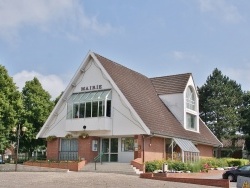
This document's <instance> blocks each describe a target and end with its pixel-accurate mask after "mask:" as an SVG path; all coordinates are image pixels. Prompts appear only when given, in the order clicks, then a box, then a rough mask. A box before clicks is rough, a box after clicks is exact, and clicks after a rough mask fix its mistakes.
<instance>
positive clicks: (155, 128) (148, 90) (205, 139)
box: [94, 53, 221, 146]
mask: <svg viewBox="0 0 250 188" xmlns="http://www.w3.org/2000/svg"><path fill="white" fill-rule="evenodd" d="M94 55H95V56H96V58H97V59H98V61H99V62H100V63H101V64H102V66H103V67H104V69H105V70H106V71H107V73H108V74H109V75H110V77H111V78H112V80H113V81H114V82H115V83H116V85H117V86H118V88H119V89H120V91H121V92H122V93H123V95H124V96H125V97H126V99H127V100H128V102H129V103H130V104H131V106H132V107H133V108H134V110H135V111H136V112H137V114H138V115H139V116H140V118H141V119H142V121H143V122H144V123H145V125H146V126H147V127H148V128H149V129H150V131H151V133H152V134H157V135H162V136H169V137H178V138H184V139H188V140H193V141H196V142H198V143H204V144H208V145H213V146H219V145H221V143H220V142H219V140H218V139H217V138H216V137H215V136H214V135H213V133H212V132H211V131H210V130H209V129H208V128H207V126H206V125H205V124H204V123H203V122H202V121H201V120H200V122H199V124H200V133H196V132H192V131H187V130H185V129H184V128H183V126H182V125H181V123H180V122H179V121H178V120H177V119H176V118H175V116H174V115H173V114H172V113H171V112H170V110H169V109H168V108H167V107H166V106H165V105H164V103H163V102H162V101H161V99H160V98H159V96H158V94H159V93H158V92H161V91H160V89H159V90H157V91H156V89H155V86H154V84H153V83H152V79H149V78H147V77H146V76H144V75H142V74H140V73H138V72H135V71H133V70H131V69H128V68H126V67H124V66H122V65H120V64H117V63H115V62H113V61H111V60H109V59H107V58H105V57H103V56H100V55H98V54H96V53H94ZM187 76H190V74H183V76H177V77H178V79H180V78H183V80H186V79H187ZM177 77H176V79H175V80H178V79H177ZM158 80H160V79H159V78H156V79H154V81H153V82H155V83H157V82H159V81H158ZM186 83H187V82H186ZM157 87H158V86H157ZM183 87H184V84H182V85H181V86H180V87H177V88H178V89H177V88H176V91H177V90H178V91H181V90H182V89H183ZM164 90H165V89H164ZM183 91H184V89H183ZM183 91H182V92H183ZM165 92H167V91H164V93H165ZM171 92H173V91H171Z"/></svg>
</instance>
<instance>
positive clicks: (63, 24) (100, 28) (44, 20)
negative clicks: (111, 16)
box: [0, 0, 113, 40]
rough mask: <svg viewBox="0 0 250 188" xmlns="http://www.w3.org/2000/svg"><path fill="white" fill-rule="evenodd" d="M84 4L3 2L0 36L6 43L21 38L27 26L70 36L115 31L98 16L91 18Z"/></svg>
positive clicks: (73, 1) (66, 0)
mask: <svg viewBox="0 0 250 188" xmlns="http://www.w3.org/2000/svg"><path fill="white" fill-rule="evenodd" d="M81 3H82V2H81V1H80V0H39V1H33V0H18V1H13V0H1V1H0V37H1V38H4V39H6V40H10V39H11V38H13V37H18V34H19V31H20V30H21V29H23V28H24V27H26V26H29V27H37V28H40V29H41V30H43V31H47V32H48V31H51V32H52V31H55V30H57V31H61V32H62V33H63V32H65V34H66V35H67V34H68V32H70V33H71V34H68V35H76V34H77V35H79V34H80V33H81V34H82V33H84V32H86V31H93V32H95V33H97V34H100V35H105V34H107V33H109V32H111V31H112V30H113V28H112V27H111V25H110V24H108V23H104V24H102V23H100V22H99V21H98V20H97V17H96V16H93V17H87V16H86V14H85V12H84V10H83V5H82V4H81ZM55 27H56V28H55ZM65 30H66V31H65Z"/></svg>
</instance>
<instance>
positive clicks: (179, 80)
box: [150, 73, 191, 95]
mask: <svg viewBox="0 0 250 188" xmlns="http://www.w3.org/2000/svg"><path fill="white" fill-rule="evenodd" d="M190 76H191V73H186V74H178V75H172V76H163V77H156V78H150V80H151V82H152V83H153V85H154V87H155V90H156V92H157V93H158V95H163V94H173V93H183V92H184V90H185V87H186V85H187V82H188V79H189V78H190Z"/></svg>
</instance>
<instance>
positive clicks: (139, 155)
mask: <svg viewBox="0 0 250 188" xmlns="http://www.w3.org/2000/svg"><path fill="white" fill-rule="evenodd" d="M134 139H135V142H136V141H137V145H138V151H134V159H137V158H142V155H143V153H142V147H143V142H142V135H135V136H134Z"/></svg>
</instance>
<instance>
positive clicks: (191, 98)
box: [186, 86, 195, 110]
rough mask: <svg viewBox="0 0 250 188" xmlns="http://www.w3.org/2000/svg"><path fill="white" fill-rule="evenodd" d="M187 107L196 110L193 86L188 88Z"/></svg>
mask: <svg viewBox="0 0 250 188" xmlns="http://www.w3.org/2000/svg"><path fill="white" fill-rule="evenodd" d="M186 106H187V108H188V109H190V110H195V94H194V90H193V88H192V87H191V86H189V87H188V88H187V92H186Z"/></svg>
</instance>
